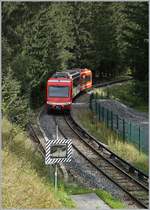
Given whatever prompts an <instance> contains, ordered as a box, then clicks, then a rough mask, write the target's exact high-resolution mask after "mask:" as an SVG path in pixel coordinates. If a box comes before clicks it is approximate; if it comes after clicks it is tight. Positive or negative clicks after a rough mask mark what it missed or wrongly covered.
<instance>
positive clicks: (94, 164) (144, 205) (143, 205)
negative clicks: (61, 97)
mask: <svg viewBox="0 0 150 210" xmlns="http://www.w3.org/2000/svg"><path fill="white" fill-rule="evenodd" d="M64 119H65V121H66V123H67V124H68V126H69V127H70V128H71V130H72V131H73V132H74V133H75V134H76V135H77V136H78V138H80V139H81V140H82V141H83V142H84V144H86V145H87V146H88V147H89V148H90V149H91V150H93V152H94V153H96V154H97V155H98V156H99V157H100V158H101V160H102V159H103V160H104V161H105V162H107V163H108V164H109V165H111V167H114V168H115V170H116V169H117V170H118V171H119V173H122V174H123V176H125V177H126V178H128V179H130V180H132V185H133V184H134V187H135V185H136V187H137V185H138V188H136V189H137V191H138V190H141V189H142V190H144V193H145V192H146V193H147V192H148V189H147V188H146V187H145V186H143V185H142V184H141V183H139V182H137V181H136V180H134V179H133V177H131V176H129V175H128V174H127V173H126V172H124V171H123V170H122V169H120V168H119V167H117V166H116V165H114V164H113V163H112V162H110V161H109V160H108V159H107V158H105V157H104V156H102V155H101V154H100V153H99V152H98V151H97V150H96V149H95V148H93V147H91V145H90V144H89V143H87V141H86V140H85V139H84V138H83V137H82V136H80V134H78V133H77V132H76V131H75V130H74V128H72V126H71V125H70V124H69V123H68V120H67V119H66V116H65V118H64ZM55 123H57V124H58V121H57V120H56V116H55ZM58 126H59V124H58ZM59 131H60V132H61V134H62V135H63V136H64V137H65V138H67V136H66V135H65V134H64V131H62V129H61V128H60V126H59ZM73 147H74V148H75V149H76V150H77V151H78V152H79V153H80V154H81V155H82V156H83V157H84V158H85V159H86V160H88V161H89V162H90V163H91V164H92V165H93V166H94V167H95V168H96V169H97V170H98V171H100V172H101V173H102V174H103V175H104V176H106V177H107V178H108V179H109V180H111V181H112V182H113V183H115V184H116V185H117V186H118V187H120V188H121V189H122V190H123V191H124V192H126V193H127V194H128V195H129V196H130V197H131V198H132V199H133V200H134V201H136V202H137V203H138V204H139V205H140V206H142V207H144V208H148V206H147V204H145V203H148V201H147V200H146V199H145V200H146V202H145V203H144V202H142V201H141V200H142V198H139V199H138V198H137V197H135V195H132V193H133V191H134V192H135V190H132V191H131V190H130V192H129V191H128V190H127V188H125V187H123V186H122V185H121V184H120V183H118V182H117V181H116V180H114V178H112V177H111V176H110V175H108V174H107V173H106V172H107V171H106V168H105V169H104V168H103V169H102V168H100V167H99V166H97V164H96V163H94V162H93V161H92V160H90V159H89V158H88V157H87V156H86V155H84V154H83V153H82V152H81V150H80V149H78V148H77V146H75V144H73ZM107 167H108V165H107ZM112 172H116V171H112ZM120 178H122V177H120ZM123 181H124V182H123V183H126V179H125V178H124V179H123ZM126 184H127V183H126ZM130 184H131V183H129V186H130ZM129 186H128V188H129ZM139 186H140V188H139ZM140 199H141V200H140Z"/></svg>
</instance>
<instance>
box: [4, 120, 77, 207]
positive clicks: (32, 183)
mask: <svg viewBox="0 0 150 210" xmlns="http://www.w3.org/2000/svg"><path fill="white" fill-rule="evenodd" d="M2 138H3V153H2V156H3V177H4V178H3V181H2V205H3V207H4V208H63V207H67V208H71V207H75V205H74V203H73V201H72V200H71V199H70V198H69V196H68V195H67V193H66V192H65V191H63V190H61V189H59V190H58V192H57V193H55V192H54V187H53V182H52V181H51V180H50V174H49V167H46V166H45V163H44V160H43V158H42V157H41V155H40V154H39V153H38V152H37V148H34V147H33V145H32V144H31V142H30V140H29V139H28V137H27V135H26V133H25V132H23V130H22V129H20V128H19V127H18V126H15V125H14V124H11V123H10V122H9V121H8V120H7V119H6V118H5V117H4V119H3V128H2ZM52 178H53V177H51V179H52Z"/></svg>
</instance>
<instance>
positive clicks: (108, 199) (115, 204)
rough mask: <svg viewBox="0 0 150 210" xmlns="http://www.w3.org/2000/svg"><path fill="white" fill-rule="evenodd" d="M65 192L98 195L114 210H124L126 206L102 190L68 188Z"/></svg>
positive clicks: (77, 187)
mask: <svg viewBox="0 0 150 210" xmlns="http://www.w3.org/2000/svg"><path fill="white" fill-rule="evenodd" d="M65 190H66V191H67V192H68V193H69V194H72V195H76V194H78V195H79V194H86V193H96V194H97V196H98V197H99V198H100V199H102V200H103V201H104V202H105V203H106V204H108V205H109V206H110V207H111V208H113V209H123V208H126V205H125V204H124V203H123V202H122V201H121V200H119V199H118V198H115V197H113V196H112V195H111V194H110V193H109V192H107V191H105V190H102V189H87V188H81V187H79V186H72V185H70V186H66V187H65Z"/></svg>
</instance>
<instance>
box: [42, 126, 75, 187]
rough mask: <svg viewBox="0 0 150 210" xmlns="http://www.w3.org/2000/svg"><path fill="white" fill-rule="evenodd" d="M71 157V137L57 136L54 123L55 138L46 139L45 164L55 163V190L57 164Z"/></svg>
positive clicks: (67, 160)
mask: <svg viewBox="0 0 150 210" xmlns="http://www.w3.org/2000/svg"><path fill="white" fill-rule="evenodd" d="M71 158H72V141H71V139H65V138H59V137H58V125H56V139H52V140H49V139H47V141H46V156H45V164H46V165H51V164H55V191H57V174H58V173H57V171H58V170H57V164H58V163H61V162H70V161H71Z"/></svg>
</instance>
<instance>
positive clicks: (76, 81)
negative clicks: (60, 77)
mask: <svg viewBox="0 0 150 210" xmlns="http://www.w3.org/2000/svg"><path fill="white" fill-rule="evenodd" d="M79 82H80V78H79V77H77V78H75V79H74V80H73V85H74V86H75V87H77V86H78V85H79Z"/></svg>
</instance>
